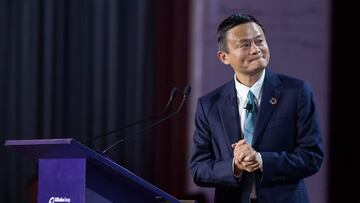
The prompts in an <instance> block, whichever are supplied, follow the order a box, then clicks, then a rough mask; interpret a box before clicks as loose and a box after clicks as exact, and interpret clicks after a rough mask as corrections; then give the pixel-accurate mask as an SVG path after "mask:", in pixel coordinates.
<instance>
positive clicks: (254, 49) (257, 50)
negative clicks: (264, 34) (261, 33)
mask: <svg viewBox="0 0 360 203" xmlns="http://www.w3.org/2000/svg"><path fill="white" fill-rule="evenodd" d="M258 53H260V48H259V47H258V46H256V44H255V43H254V42H252V43H251V47H250V54H252V55H253V54H258Z"/></svg>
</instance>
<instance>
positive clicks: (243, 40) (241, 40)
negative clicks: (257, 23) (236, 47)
mask: <svg viewBox="0 0 360 203" xmlns="http://www.w3.org/2000/svg"><path fill="white" fill-rule="evenodd" d="M261 37H264V35H263V34H261V33H259V34H257V35H255V37H251V38H244V39H240V40H239V41H238V42H239V43H244V42H249V41H251V40H252V39H258V38H261Z"/></svg>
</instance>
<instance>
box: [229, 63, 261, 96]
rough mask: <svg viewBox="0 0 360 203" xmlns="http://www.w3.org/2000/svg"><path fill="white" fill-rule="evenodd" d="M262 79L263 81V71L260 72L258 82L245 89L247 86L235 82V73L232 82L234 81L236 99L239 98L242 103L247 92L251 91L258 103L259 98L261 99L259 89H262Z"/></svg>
mask: <svg viewBox="0 0 360 203" xmlns="http://www.w3.org/2000/svg"><path fill="white" fill-rule="evenodd" d="M264 79H265V69H264V70H263V71H262V73H261V77H260V78H259V80H258V81H256V82H255V84H254V85H253V86H252V87H247V86H245V85H243V84H241V83H240V82H239V81H238V80H237V78H236V73H235V74H234V80H235V88H236V93H237V97H238V98H239V97H240V98H241V99H242V100H243V101H245V100H246V98H247V94H248V92H249V90H251V92H252V93H253V94H254V95H255V97H256V100H257V101H258V102H259V101H260V97H261V89H262V86H263V83H264Z"/></svg>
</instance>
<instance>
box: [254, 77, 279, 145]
mask: <svg viewBox="0 0 360 203" xmlns="http://www.w3.org/2000/svg"><path fill="white" fill-rule="evenodd" d="M279 83H280V80H279V79H278V77H277V75H275V74H274V73H271V72H270V71H269V70H267V71H266V75H265V81H264V84H263V90H262V98H261V104H260V109H259V112H258V115H257V116H256V121H255V129H254V138H253V146H254V148H255V149H256V146H257V142H258V141H259V140H260V138H261V136H262V132H263V131H264V130H265V127H266V124H267V123H268V121H269V119H270V117H271V115H272V113H273V111H274V109H275V108H276V106H277V105H276V104H277V103H278V102H279V100H280V91H279V90H278V89H276V86H277V85H278V84H279Z"/></svg>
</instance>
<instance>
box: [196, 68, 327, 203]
mask: <svg viewBox="0 0 360 203" xmlns="http://www.w3.org/2000/svg"><path fill="white" fill-rule="evenodd" d="M265 73H266V75H265V80H264V84H263V90H262V98H261V104H260V107H259V112H258V115H257V117H256V122H255V130H254V135H253V136H254V138H253V148H254V149H255V150H256V151H258V152H260V154H261V157H262V160H263V170H262V172H261V171H260V170H259V171H256V172H254V173H255V177H256V178H255V181H256V183H255V184H256V194H257V198H258V202H259V203H265V202H276V203H305V202H308V201H309V200H308V195H307V191H306V188H305V184H304V180H303V179H304V178H306V177H308V176H310V175H313V174H314V173H316V172H317V171H318V170H319V168H320V166H321V163H322V160H323V158H324V153H323V149H322V139H321V135H320V126H319V119H318V114H317V110H316V107H315V103H314V99H313V95H312V91H311V89H310V86H309V85H308V84H307V83H306V82H304V81H301V80H298V79H294V78H290V77H288V76H284V75H280V74H276V73H274V72H271V71H270V70H269V69H267V70H266V72H265ZM195 127H196V128H195V132H194V137H193V148H192V154H191V157H190V170H191V173H192V175H193V178H194V182H195V183H196V184H198V185H200V186H207V187H215V188H216V190H215V200H216V202H239V199H240V192H239V191H240V187H241V179H238V178H235V177H234V175H233V170H232V159H233V149H232V148H231V144H233V143H235V142H237V141H238V140H239V139H241V129H240V119H239V111H238V104H237V97H236V89H235V82H234V80H231V81H230V82H228V83H226V84H225V85H223V86H221V87H219V88H218V89H216V90H214V91H212V92H210V93H209V94H207V95H205V96H203V97H201V98H200V99H199V100H198V104H197V110H196V115H195ZM243 175H248V174H247V173H244V174H243Z"/></svg>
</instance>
